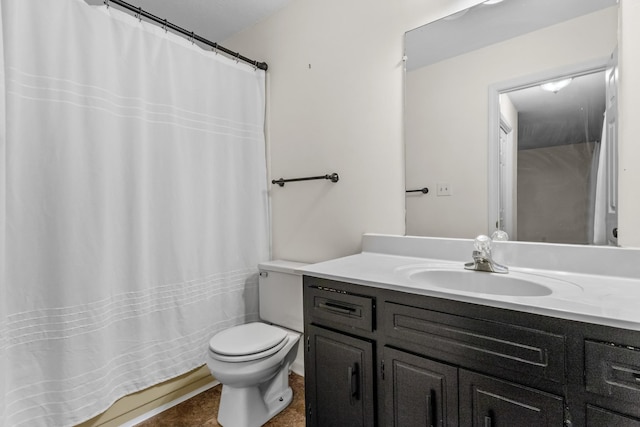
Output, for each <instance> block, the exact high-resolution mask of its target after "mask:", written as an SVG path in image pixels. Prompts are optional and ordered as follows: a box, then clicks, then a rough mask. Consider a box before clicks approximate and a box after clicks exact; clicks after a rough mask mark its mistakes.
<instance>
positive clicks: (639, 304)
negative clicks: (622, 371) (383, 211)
mask: <svg viewBox="0 0 640 427" xmlns="http://www.w3.org/2000/svg"><path fill="white" fill-rule="evenodd" d="M472 250H473V240H468V239H439V238H428V237H404V236H385V235H373V234H366V235H365V236H364V238H363V252H362V253H360V254H357V255H352V256H347V257H344V258H338V259H334V260H330V261H326V262H321V263H317V264H311V265H308V266H306V267H302V268H300V269H297V271H298V272H301V273H302V274H305V275H310V276H315V277H320V278H324V279H332V280H338V281H343V282H349V283H354V284H358V285H364V286H372V287H376V288H384V289H391V290H397V291H402V292H408V293H413V294H418V295H427V296H432V297H438V298H446V299H450V300H456V301H462V302H469V303H475V304H481V305H486V306H491V307H499V308H506V309H511V310H518V311H522V312H527V313H534V314H542V315H547V316H552V317H558V318H563V319H569V320H577V321H582V322H588V323H595V324H601V325H607V326H613V327H619V328H623V329H630V330H637V331H640V250H638V249H622V248H610V247H583V246H576V245H555V244H554V245H549V244H535V243H522V242H499V243H497V244H496V245H495V249H494V259H495V260H496V261H497V262H499V263H501V264H505V265H507V266H508V267H509V273H508V274H509V275H511V276H512V277H533V278H539V279H540V280H542V281H543V282H544V284H545V286H547V287H548V288H550V289H551V291H552V292H551V294H550V295H546V296H510V295H495V294H491V295H489V294H483V293H476V292H466V291H457V290H449V289H443V288H438V287H435V286H429V285H425V284H424V283H419V282H416V281H414V280H412V278H411V273H412V272H415V271H419V270H422V269H434V268H441V269H447V270H463V266H464V262H466V261H470V260H471V252H472ZM417 254H420V255H425V257H421V256H416V255H417ZM507 261H510V262H507ZM527 264H530V265H531V266H528V265H527ZM472 274H494V273H483V272H472Z"/></svg>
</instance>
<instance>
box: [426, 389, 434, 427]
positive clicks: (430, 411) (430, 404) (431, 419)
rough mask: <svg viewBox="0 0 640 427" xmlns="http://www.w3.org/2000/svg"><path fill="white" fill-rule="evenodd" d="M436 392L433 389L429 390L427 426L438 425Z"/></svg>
mask: <svg viewBox="0 0 640 427" xmlns="http://www.w3.org/2000/svg"><path fill="white" fill-rule="evenodd" d="M433 395H434V392H433V390H429V394H427V407H426V410H427V427H435V426H436V413H435V412H436V411H435V409H436V408H435V405H434V404H433V403H434V400H435V398H434V396H433Z"/></svg>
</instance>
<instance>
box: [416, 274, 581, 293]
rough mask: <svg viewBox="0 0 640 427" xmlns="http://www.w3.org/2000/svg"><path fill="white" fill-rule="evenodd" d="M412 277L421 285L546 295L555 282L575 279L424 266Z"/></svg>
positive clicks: (469, 290) (481, 291)
mask: <svg viewBox="0 0 640 427" xmlns="http://www.w3.org/2000/svg"><path fill="white" fill-rule="evenodd" d="M408 277H409V280H411V281H413V282H416V283H419V284H421V285H425V286H430V287H437V288H442V289H443V290H444V289H447V290H451V291H463V292H473V293H479V294H491V295H508V296H519V297H542V296H545V295H551V294H552V293H553V291H554V289H553V288H554V285H557V283H558V282H559V283H561V284H564V285H571V283H569V282H566V283H563V281H560V280H555V279H551V278H547V277H543V276H537V275H527V274H522V273H520V274H513V273H508V274H498V273H486V272H481V271H470V270H451V269H424V270H418V271H413V272H411V273H409V275H408Z"/></svg>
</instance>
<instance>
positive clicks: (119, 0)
mask: <svg viewBox="0 0 640 427" xmlns="http://www.w3.org/2000/svg"><path fill="white" fill-rule="evenodd" d="M111 3H113V4H116V5H118V6H121V7H123V8H125V9H128V10H130V11H132V12H135V14H136V16H138V17H139V18H140V17H143V16H144V17H145V18H147V19H149V20H151V21H154V22H157V23H158V24H162V27H163V28H164V29H165V30H166V29H167V28H171V29H172V30H173V31H175V32H177V33H180V34H183V35H185V36H187V37H189V40H191V41H194V40H197V41H199V42H200V43H202V44H205V45H207V46H211V47H212V48H213V49H214V50H215V51H220V52H224V53H226V54H227V55H229V56H231V57H232V58H235V59H237V60H240V61H244V62H248V63H249V64H251V65H253V66H254V67H256V68H259V69H261V70H266V69H267V68H268V65H267V63H266V62H258V61H255V60H253V59H250V58H247V57H246V56H242V55H240V54H239V53H238V52H234V51H232V50H229V49H227V48H226V47H224V46H220V45H219V44H218V43H215V42H212V41H209V40H207V39H205V38H202V37H200V36H199V35H197V34H194V33H193V31H187V30H185V29H184V28H182V27H179V26H177V25H175V24H172V23H171V22H168V21H167V20H166V19H161V18H158V17H157V16H155V15H153V14H151V13H149V12H147V11H145V10H143V9H142V8H141V7H135V6H133V5H132V4H129V3H127V2H125V1H122V0H104V4H105V5H106V6H107V7H109V5H110V4H111Z"/></svg>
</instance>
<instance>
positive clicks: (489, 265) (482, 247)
mask: <svg viewBox="0 0 640 427" xmlns="http://www.w3.org/2000/svg"><path fill="white" fill-rule="evenodd" d="M504 234H505V235H506V233H504ZM494 235H496V233H494ZM496 240H498V239H496ZM499 240H506V239H504V238H503V237H502V235H500V239H499ZM492 243H493V240H492V239H491V237H489V236H485V235H484V234H481V235H480V236H478V237H476V241H475V242H474V244H473V246H474V248H475V250H474V251H473V254H472V256H473V261H472V262H468V263H466V264H465V265H464V268H466V269H467V270H475V271H486V272H489V273H508V272H509V269H508V268H507V267H505V266H504V265H500V264H498V263H497V262H495V261H494V260H493V258H491V244H492Z"/></svg>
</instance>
